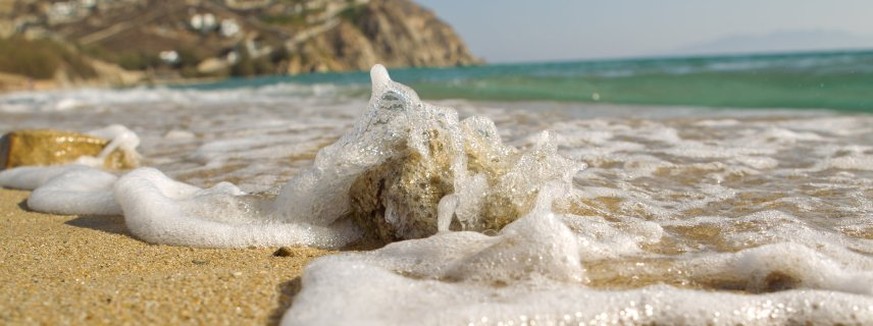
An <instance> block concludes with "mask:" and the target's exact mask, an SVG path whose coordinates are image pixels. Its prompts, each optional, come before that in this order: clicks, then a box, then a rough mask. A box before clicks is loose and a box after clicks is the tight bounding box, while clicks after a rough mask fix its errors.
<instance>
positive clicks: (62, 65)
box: [0, 37, 97, 79]
mask: <svg viewBox="0 0 873 326" xmlns="http://www.w3.org/2000/svg"><path fill="white" fill-rule="evenodd" d="M58 69H64V70H66V71H67V73H68V74H69V75H70V77H73V78H89V77H94V76H96V75H97V72H96V71H94V68H93V67H91V65H90V64H89V63H88V62H87V61H86V60H85V58H84V57H83V56H82V55H80V54H79V53H77V52H75V51H74V50H72V49H70V48H68V47H65V46H64V45H62V44H59V43H57V42H54V41H51V40H27V39H24V38H22V37H10V38H5V39H2V38H0V71H2V72H6V73H11V74H18V75H24V76H28V77H31V78H35V79H51V78H53V77H54V75H55V72H56V71H58Z"/></svg>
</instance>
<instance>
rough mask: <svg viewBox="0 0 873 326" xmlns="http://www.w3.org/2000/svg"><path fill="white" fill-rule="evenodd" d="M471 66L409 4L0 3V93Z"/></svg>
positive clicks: (446, 30)
mask: <svg viewBox="0 0 873 326" xmlns="http://www.w3.org/2000/svg"><path fill="white" fill-rule="evenodd" d="M376 63H382V64H385V65H386V66H389V67H393V68H396V67H451V66H464V65H475V64H480V63H482V60H481V59H479V58H476V57H475V56H474V55H472V54H471V53H470V51H469V49H468V48H467V47H466V45H465V44H464V42H463V41H462V40H461V39H460V37H459V36H458V35H457V34H456V33H455V32H454V30H453V29H452V28H451V27H450V26H448V25H447V24H445V23H444V22H443V21H441V20H440V19H439V18H437V17H436V15H434V13H433V12H431V11H429V10H427V9H424V8H422V7H420V6H418V5H417V4H415V3H413V2H412V1H410V0H355V1H346V0H318V1H281V2H278V1H235V0H225V1H206V0H195V1H186V2H177V1H166V0H115V1H109V0H105V1H92V0H87V1H86V0H69V1H63V2H56V1H42V0H37V1H35V2H34V3H29V4H25V3H19V2H15V3H13V4H11V5H8V6H0V72H2V73H3V75H0V91H15V90H28V89H35V90H41V89H53V88H69V87H82V86H87V87H90V86H95V87H97V86H101V87H114V86H133V85H143V84H176V83H187V82H189V81H191V80H194V81H202V80H219V79H223V78H227V77H232V76H237V77H239V76H257V75H296V74H305V73H310V72H328V71H331V72H336V71H358V70H366V69H369V67H371V66H372V65H373V64H376Z"/></svg>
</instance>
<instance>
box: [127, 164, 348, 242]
mask: <svg viewBox="0 0 873 326" xmlns="http://www.w3.org/2000/svg"><path fill="white" fill-rule="evenodd" d="M242 195H243V192H242V191H240V190H239V188H237V187H235V186H233V185H231V184H229V183H220V184H217V185H215V186H214V187H212V188H207V189H201V188H198V187H194V186H191V185H188V184H184V183H181V182H177V181H174V180H172V179H170V178H168V177H167V176H165V175H164V174H163V173H161V172H160V171H157V170H155V169H152V168H140V169H137V170H134V171H132V172H130V173H128V174H126V175H124V176H123V177H122V178H121V179H119V180H118V182H117V183H116V184H115V198H116V200H117V201H118V203H119V204H120V205H121V208H122V210H123V211H124V220H125V225H126V226H127V228H128V230H130V232H131V233H132V234H134V235H135V236H137V237H139V238H140V239H143V240H145V241H148V242H152V243H162V244H171V245H180V246H193V247H248V246H259V247H263V246H281V245H307V246H316V247H323V248H338V247H341V246H343V245H345V244H346V243H348V242H350V241H353V240H355V239H357V238H358V237H359V231H357V230H356V229H355V228H354V226H353V225H351V224H350V223H343V224H341V225H336V226H334V227H325V226H319V225H310V224H306V223H280V222H278V221H275V220H271V219H270V217H269V215H268V213H265V212H264V211H263V210H262V209H261V208H260V207H259V205H258V202H257V201H254V200H252V201H246V200H245V198H243V197H241V196H242Z"/></svg>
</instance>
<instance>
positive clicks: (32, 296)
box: [0, 189, 331, 325]
mask: <svg viewBox="0 0 873 326" xmlns="http://www.w3.org/2000/svg"><path fill="white" fill-rule="evenodd" d="M28 194H29V192H24V191H13V190H4V189H0V248H2V253H0V324H5V325H14V324H49V325H56V324H89V325H93V324H113V325H121V324H161V325H175V324H232V325H240V324H242V325H250V324H256V325H263V324H275V323H276V322H278V320H279V318H281V316H282V314H283V313H284V312H285V310H286V309H287V308H288V307H289V306H290V304H291V299H292V297H293V295H294V294H295V293H296V292H297V291H298V290H299V287H300V282H299V276H300V273H301V271H302V268H303V266H304V265H305V264H306V263H307V262H309V261H310V260H311V259H312V258H314V257H318V256H321V255H325V254H329V253H331V252H330V251H325V250H318V249H312V248H295V249H294V250H293V252H292V253H293V255H291V256H290V257H276V256H273V252H274V251H275V250H276V248H261V249H196V248H187V247H172V246H164V245H151V244H148V243H145V242H142V241H140V240H137V239H135V238H133V237H131V236H130V235H129V234H128V232H127V230H126V229H125V226H124V221H123V218H122V217H96V216H58V215H49V214H42V213H35V212H30V211H28V210H26V205H25V204H24V201H25V200H26V199H27V196H28Z"/></svg>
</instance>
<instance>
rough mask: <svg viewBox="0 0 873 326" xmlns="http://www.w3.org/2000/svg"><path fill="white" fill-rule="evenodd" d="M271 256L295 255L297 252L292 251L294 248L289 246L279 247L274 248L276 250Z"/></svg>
mask: <svg viewBox="0 0 873 326" xmlns="http://www.w3.org/2000/svg"><path fill="white" fill-rule="evenodd" d="M273 256H276V257H294V256H297V253H296V252H294V249H291V248H290V247H279V249H276V251H275V252H273Z"/></svg>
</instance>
